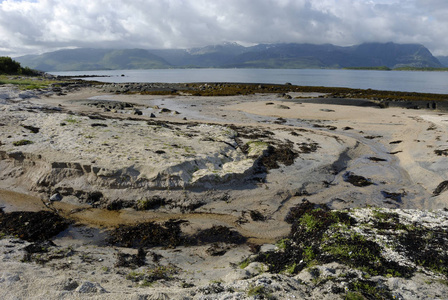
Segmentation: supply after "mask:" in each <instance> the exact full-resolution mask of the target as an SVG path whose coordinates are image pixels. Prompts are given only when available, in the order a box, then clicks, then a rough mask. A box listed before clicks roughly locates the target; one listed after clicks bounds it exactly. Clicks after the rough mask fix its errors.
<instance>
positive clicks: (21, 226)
mask: <svg viewBox="0 0 448 300" xmlns="http://www.w3.org/2000/svg"><path fill="white" fill-rule="evenodd" d="M69 224H70V222H69V221H68V220H66V219H64V218H63V217H61V216H59V215H58V214H56V213H54V212H51V211H38V212H29V211H17V212H11V213H3V212H1V213H0V232H2V233H3V234H7V235H15V236H17V237H19V238H20V239H23V240H26V241H30V242H37V241H44V240H47V239H49V238H51V237H53V236H55V235H57V234H58V233H60V232H61V231H64V230H65V229H67V227H68V226H69Z"/></svg>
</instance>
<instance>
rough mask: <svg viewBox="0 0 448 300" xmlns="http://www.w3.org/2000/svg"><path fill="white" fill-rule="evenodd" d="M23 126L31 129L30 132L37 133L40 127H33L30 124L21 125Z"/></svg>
mask: <svg viewBox="0 0 448 300" xmlns="http://www.w3.org/2000/svg"><path fill="white" fill-rule="evenodd" d="M22 127H23V128H25V129H28V130H29V131H31V132H32V133H38V132H39V130H40V128H39V127H34V126H31V125H22Z"/></svg>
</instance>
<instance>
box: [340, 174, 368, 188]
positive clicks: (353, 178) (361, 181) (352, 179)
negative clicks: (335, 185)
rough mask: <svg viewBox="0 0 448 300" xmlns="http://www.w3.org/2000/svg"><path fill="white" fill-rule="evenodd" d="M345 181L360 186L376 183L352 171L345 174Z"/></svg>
mask: <svg viewBox="0 0 448 300" xmlns="http://www.w3.org/2000/svg"><path fill="white" fill-rule="evenodd" d="M344 181H346V182H349V183H351V184H353V185H354V186H359V187H365V186H369V185H372V184H374V183H373V182H372V181H371V180H370V179H367V178H365V177H362V176H359V175H355V174H353V173H352V172H347V173H345V174H344Z"/></svg>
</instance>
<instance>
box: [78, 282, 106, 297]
mask: <svg viewBox="0 0 448 300" xmlns="http://www.w3.org/2000/svg"><path fill="white" fill-rule="evenodd" d="M75 291H76V292H77V293H80V294H89V293H106V290H105V289H104V288H103V287H102V286H101V285H99V284H98V283H96V282H95V283H93V282H89V281H85V282H83V283H82V284H81V285H80V286H79V287H77V288H76V290H75Z"/></svg>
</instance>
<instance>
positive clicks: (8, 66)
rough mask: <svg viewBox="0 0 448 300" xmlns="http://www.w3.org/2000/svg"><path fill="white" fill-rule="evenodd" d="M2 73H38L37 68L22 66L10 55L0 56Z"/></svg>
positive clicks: (0, 72) (0, 70)
mask: <svg viewBox="0 0 448 300" xmlns="http://www.w3.org/2000/svg"><path fill="white" fill-rule="evenodd" d="M0 74H6V75H30V76H31V75H38V72H37V71H36V70H33V69H30V68H28V67H25V68H24V67H22V66H21V65H20V63H18V62H16V61H15V60H13V59H12V58H11V57H8V56H1V57H0Z"/></svg>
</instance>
